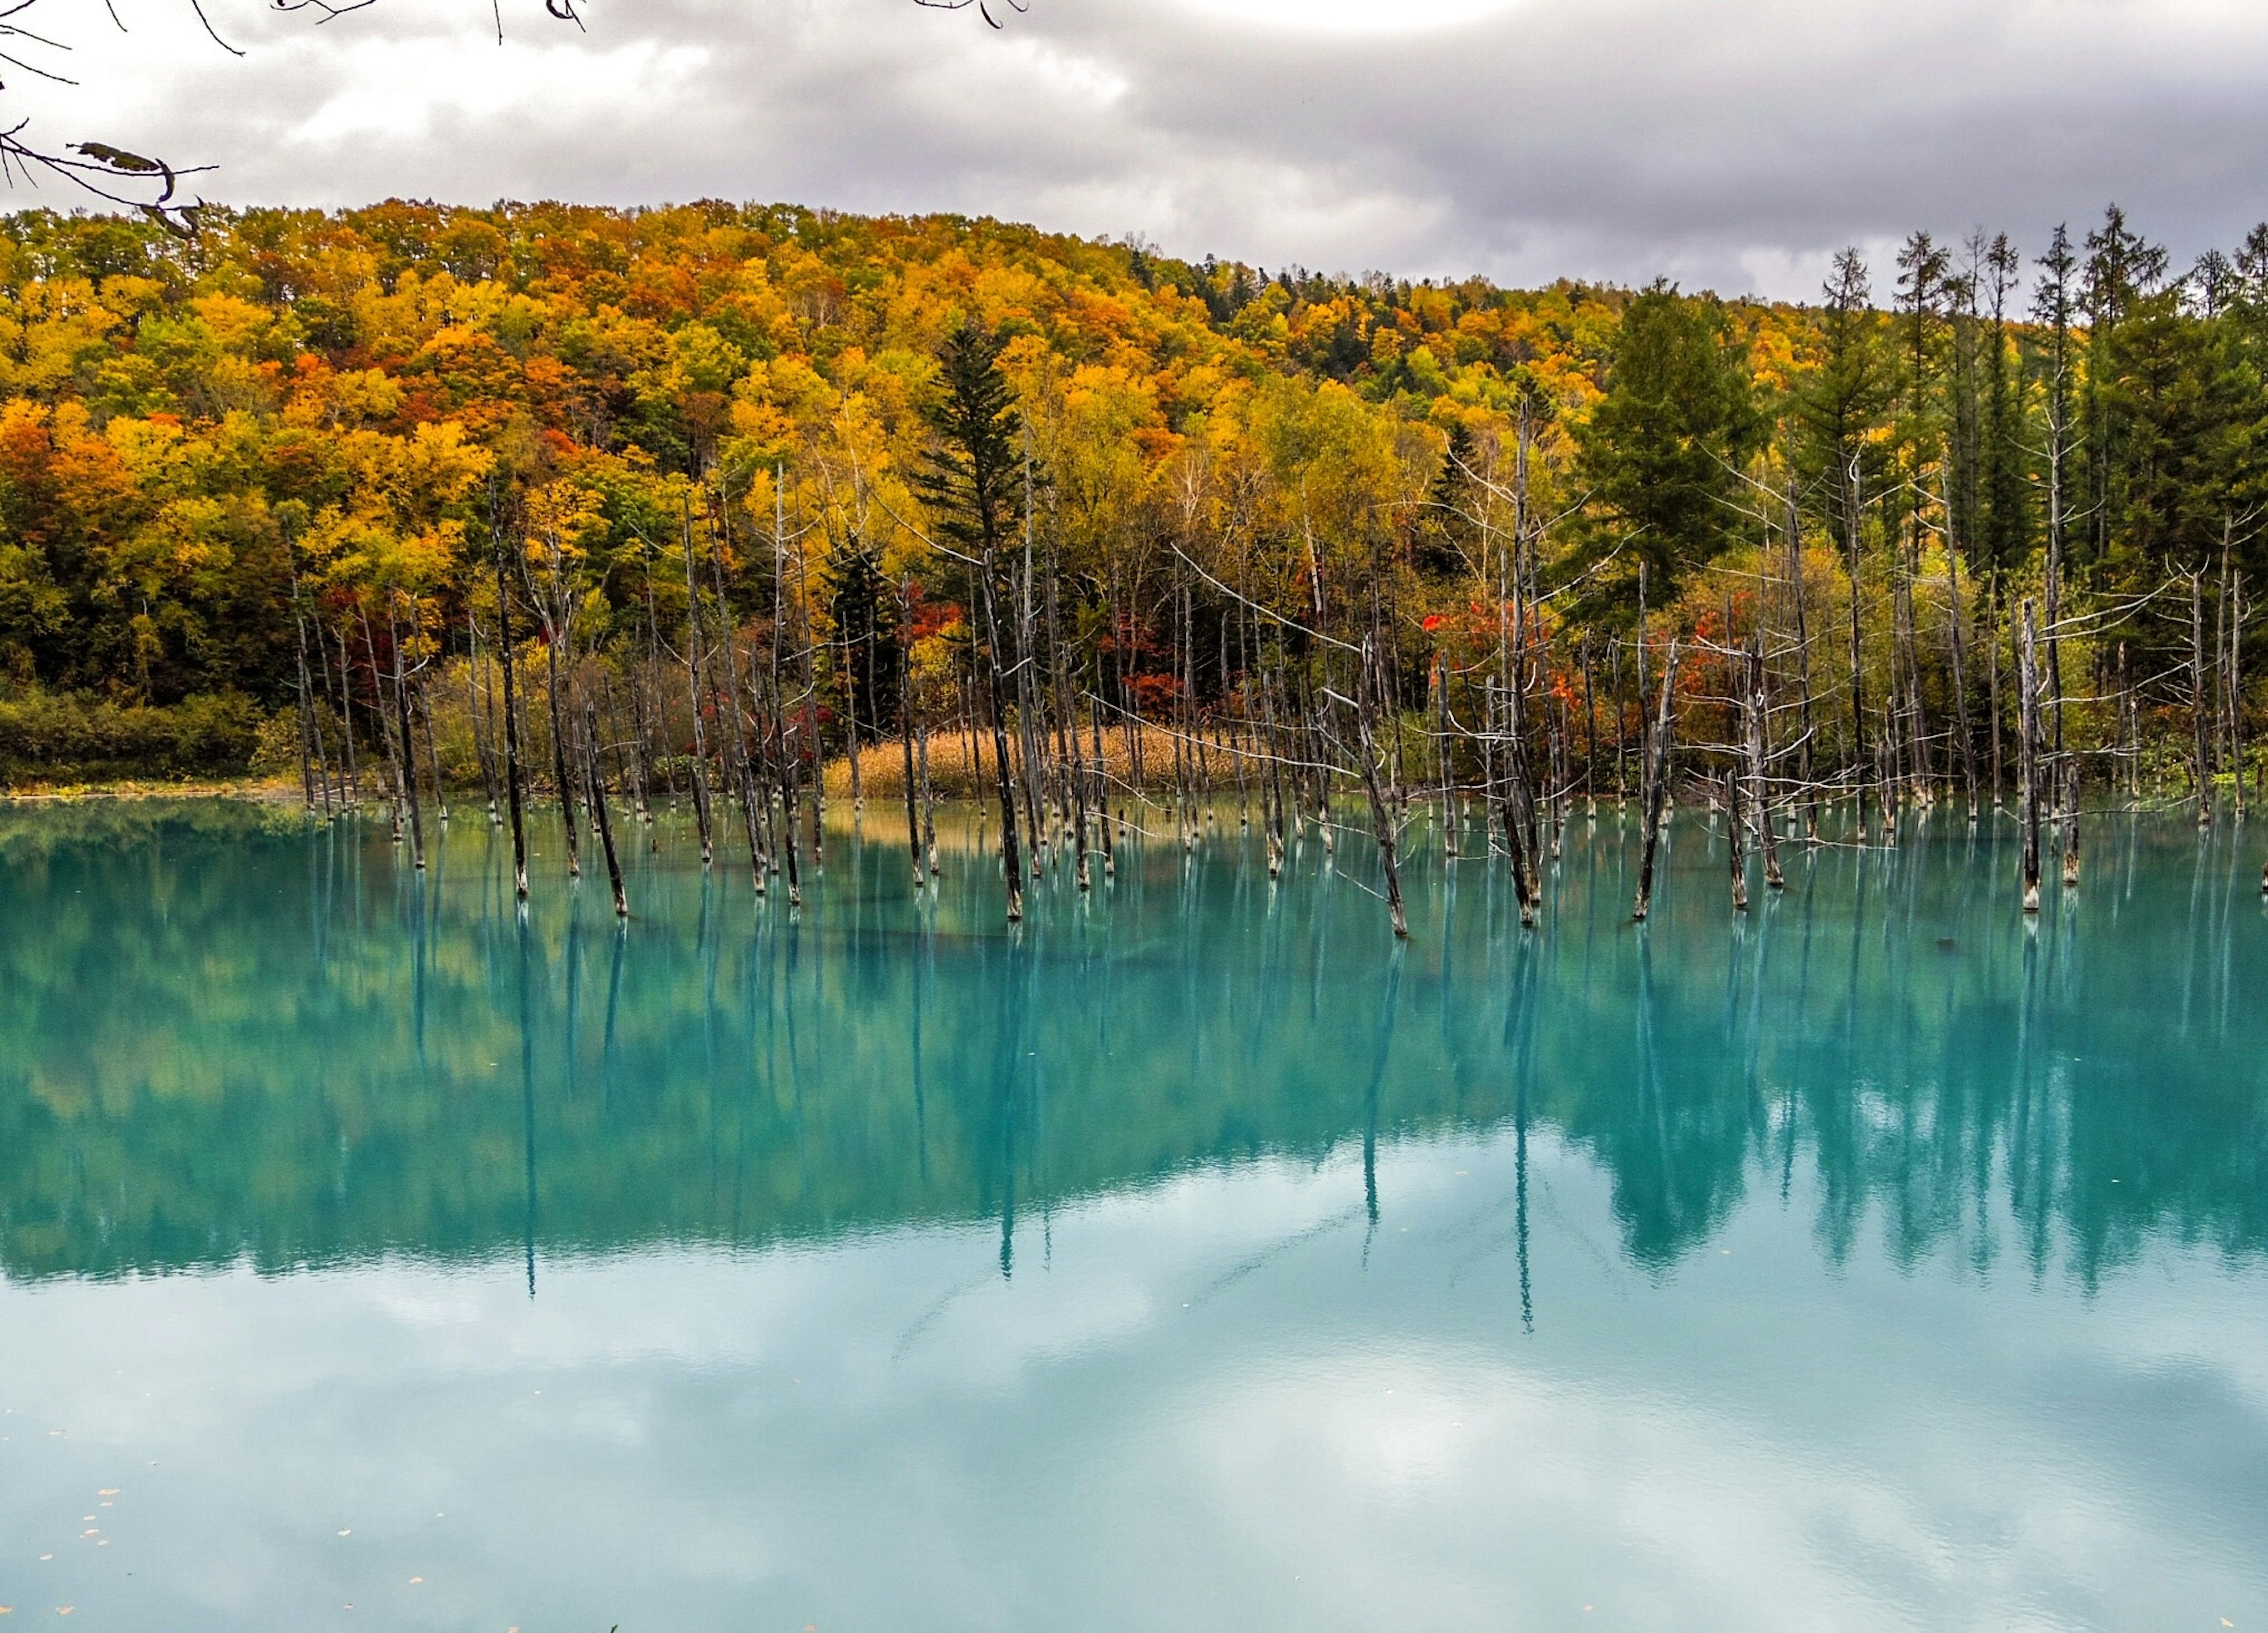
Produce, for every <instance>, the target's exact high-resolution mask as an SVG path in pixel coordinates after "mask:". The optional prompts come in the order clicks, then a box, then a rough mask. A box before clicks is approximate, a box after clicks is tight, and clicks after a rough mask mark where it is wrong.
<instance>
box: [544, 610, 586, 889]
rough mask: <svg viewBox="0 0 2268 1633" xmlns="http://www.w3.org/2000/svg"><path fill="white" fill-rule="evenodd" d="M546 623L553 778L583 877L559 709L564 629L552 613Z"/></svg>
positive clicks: (570, 858)
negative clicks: (554, 623)
mask: <svg viewBox="0 0 2268 1633" xmlns="http://www.w3.org/2000/svg"><path fill="white" fill-rule="evenodd" d="M544 623H545V630H544V633H545V635H546V636H549V639H547V640H546V641H545V642H544V643H543V682H544V684H543V691H544V696H545V699H546V701H547V702H548V703H549V708H550V711H551V780H552V781H553V782H554V783H557V784H558V787H559V821H560V825H561V828H562V829H563V832H564V833H565V834H566V835H567V877H568V878H570V879H580V878H582V877H583V853H582V850H581V847H580V846H579V845H578V843H577V842H576V835H575V785H574V783H571V782H570V781H569V780H568V774H567V736H568V722H567V718H566V717H565V716H564V715H563V714H562V713H561V712H560V708H559V643H560V641H561V639H562V638H563V631H562V630H560V629H556V628H554V627H552V626H551V622H550V617H549V614H546V615H545V618H544Z"/></svg>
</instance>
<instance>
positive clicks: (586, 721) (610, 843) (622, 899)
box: [583, 699, 630, 918]
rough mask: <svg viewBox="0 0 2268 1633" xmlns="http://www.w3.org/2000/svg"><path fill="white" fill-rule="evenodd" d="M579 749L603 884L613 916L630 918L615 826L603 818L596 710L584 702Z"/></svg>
mask: <svg viewBox="0 0 2268 1633" xmlns="http://www.w3.org/2000/svg"><path fill="white" fill-rule="evenodd" d="M583 747H584V748H585V753H586V757H585V762H584V767H585V772H586V773H587V780H588V781H589V783H590V797H591V821H592V825H593V827H595V828H597V829H598V830H599V849H600V850H603V851H604V852H606V856H607V883H608V886H610V887H611V888H612V889H613V891H614V893H615V917H616V918H628V917H629V916H630V898H629V897H628V896H627V895H625V894H623V893H622V861H621V858H620V857H616V856H615V824H614V821H613V820H612V819H611V818H610V817H608V814H607V769H606V767H605V766H603V765H601V764H600V761H599V708H598V705H597V704H595V703H593V702H590V701H589V700H587V699H585V702H584V704H583Z"/></svg>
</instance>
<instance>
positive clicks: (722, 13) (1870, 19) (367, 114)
mask: <svg viewBox="0 0 2268 1633" xmlns="http://www.w3.org/2000/svg"><path fill="white" fill-rule="evenodd" d="M115 4H116V5H117V7H118V10H119V11H120V12H121V14H122V17H123V18H125V20H126V21H127V23H128V24H129V27H130V32H129V33H127V34H125V35H123V36H120V35H117V34H115V33H114V32H113V31H112V30H111V29H110V26H109V24H108V23H107V20H106V19H104V18H103V13H102V8H101V7H100V6H99V5H98V4H94V0H44V4H42V5H41V7H40V11H39V12H38V13H37V18H36V21H37V26H40V28H42V29H43V30H48V31H51V32H54V33H59V34H60V35H61V36H62V37H63V39H65V40H68V41H69V42H70V43H71V44H72V45H73V47H74V48H75V49H74V51H73V52H72V54H71V55H70V58H69V59H67V63H68V68H69V71H70V72H73V73H75V74H77V75H78V76H79V77H81V78H82V79H83V80H84V82H85V85H84V87H83V88H82V89H80V90H77V91H74V92H62V91H47V92H41V91H37V90H33V91H28V92H27V91H26V89H25V86H26V83H27V82H26V81H25V80H24V79H23V77H21V76H20V75H17V76H11V78H10V82H9V92H8V95H9V97H10V98H11V99H12V100H13V102H14V104H15V106H16V107H17V108H18V111H19V112H20V111H22V110H23V109H24V108H26V107H30V108H31V109H32V110H33V111H34V112H35V114H36V115H37V123H36V124H35V126H34V128H33V129H34V134H44V135H45V136H47V138H48V140H49V141H55V140H63V139H75V138H77V137H80V136H99V137H101V138H102V139H105V140H108V141H111V142H114V143H119V144H121V145H124V146H128V147H132V148H136V149H140V150H142V151H158V152H162V153H163V154H164V155H166V157H167V158H172V159H174V160H175V161H176V162H192V161H200V160H201V161H209V162H211V163H214V164H216V165H217V166H219V168H218V170H217V172H215V173H213V174H212V175H210V176H209V177H205V178H203V179H202V181H201V186H202V187H203V190H204V191H205V193H206V195H208V196H209V197H212V198H215V199H217V200H223V201H226V202H232V203H265V202H290V203H306V204H323V205H340V204H351V203H360V202H368V201H370V200H372V199H376V198H381V197H387V196H398V195H409V196H419V197H433V198H439V199H445V200H453V201H458V202H473V203H486V202H490V201H492V200H494V199H497V198H498V197H514V198H523V199H527V198H539V197H563V198H571V199H576V200H581V201H585V202H602V203H624V204H626V203H652V202H663V201H681V200H685V199H689V198H695V197H702V196H722V197H727V198H733V199H741V200H749V199H753V200H765V201H773V200H781V201H792V202H802V203H810V204H825V205H832V206H835V207H837V208H840V209H845V210H861V211H873V210H887V211H923V210H960V211H964V212H968V213H971V214H990V215H997V216H1002V217H1010V218H1013V219H1019V220H1026V221H1031V222H1035V223H1037V224H1041V225H1042V226H1046V227H1049V228H1056V229H1061V230H1066V231H1071V232H1082V233H1090V234H1102V235H1108V236H1113V237H1116V236H1119V235H1122V234H1126V233H1138V234H1140V235H1142V236H1144V237H1145V238H1147V239H1151V240H1152V241H1154V242H1155V243H1157V244H1158V245H1160V246H1162V247H1163V248H1165V249H1166V250H1167V251H1168V252H1170V253H1173V254H1181V255H1186V256H1189V257H1192V258H1194V257H1197V256H1200V255H1203V254H1205V253H1207V252H1209V251H1210V252H1213V253H1217V254H1222V255H1226V256H1233V257H1236V258H1240V259H1242V260H1246V261H1256V262H1259V263H1262V264H1263V265H1265V266H1267V267H1269V268H1271V269H1273V268H1277V267H1279V266H1282V265H1285V264H1291V263H1297V264H1300V265H1304V266H1307V267H1312V268H1321V269H1324V270H1331V271H1347V272H1361V271H1366V270H1369V269H1373V268H1377V269H1383V270H1388V271H1391V272H1395V273H1397V274H1401V275H1404V276H1425V275H1445V276H1458V275H1462V274H1466V273H1471V272H1481V273H1485V274H1488V275H1489V276H1493V277H1496V278H1498V279H1500V280H1505V281H1507V282H1513V283H1536V282H1543V281H1548V280H1549V279H1550V278H1553V277H1557V276H1580V277H1587V278H1605V279H1614V280H1619V281H1624V282H1641V281H1644V280H1646V279H1647V278H1650V277H1653V276H1656V275H1662V274H1666V275H1668V276H1671V277H1674V278H1676V279H1678V280H1679V281H1681V282H1682V283H1684V284H1685V285H1686V286H1687V287H1689V288H1692V287H1701V286H1708V287H1713V288H1716V289H1719V290H1720V291H1724V292H1727V293H1737V292H1743V291H1756V292H1760V293H1764V294H1771V295H1778V296H1788V297H1794V298H1808V297H1810V296H1811V295H1812V294H1814V293H1815V291H1816V289H1817V286H1818V282H1819V276H1820V273H1821V271H1822V269H1823V263H1824V261H1825V259H1826V257H1827V256H1828V255H1829V254H1831V253H1832V252H1833V250H1834V249H1835V248H1836V247H1837V246H1840V245H1843V244H1845V243H1851V242H1856V243H1859V244H1860V245H1862V246H1867V248H1869V250H1870V251H1872V252H1874V254H1875V256H1876V259H1877V262H1878V264H1879V263H1880V262H1881V260H1882V259H1883V258H1884V257H1885V255H1886V254H1887V251H1888V249H1889V246H1891V245H1892V244H1893V243H1894V242H1895V241H1896V239H1899V238H1901V237H1903V236H1904V233H1905V232H1908V231H1910V230H1911V229H1912V228H1914V227H1917V226H1923V227H1927V228H1929V229H1931V230H1932V231H1933V232H1936V233H1937V234H1938V235H1939V236H1940V238H1951V239H1958V238H1960V237H1962V235H1964V234H1965V233H1967V232H1969V231H1970V229H1971V228H1973V227H1976V226H1977V225H1980V224H1982V225H1985V226H1988V227H1992V228H2006V229H2007V231H2009V232H2012V233H2014V234H2015V235H2016V236H2017V238H2018V240H2019V242H2020V243H2021V245H2022V246H2024V247H2025V248H2026V249H2027V250H2028V251H2031V250H2036V248H2037V247H2038V246H2039V244H2040V242H2041V240H2042V239H2043V237H2044V234H2045V232H2046V230H2047V229H2048V227H2050V226H2051V225H2052V224H2054V223H2055V222H2056V221H2057V220H2058V219H2069V220H2070V221H2072V222H2073V224H2074V227H2078V226H2080V225H2083V224H2085V223H2087V222H2088V221H2091V220H2092V219H2093V218H2095V217H2097V216H2098V215H2099V214H2100V212H2101V210H2102V205H2103V203H2104V202H2106V201H2107V200H2110V199H2116V200H2117V201H2118V202H2121V203H2123V204H2124V205H2125V206H2126V207H2127V209H2128V210H2129V212H2130V215H2131V216H2132V217H2133V218H2134V220H2135V222H2136V224H2138V225H2139V227H2140V228H2141V229H2142V230H2143V231H2145V232H2148V233H2149V234H2151V235H2152V236H2154V237H2156V238H2159V239H2164V240H2166V241H2168V242H2169V243H2170V245H2171V246H2172V247H2173V249H2174V251H2175V254H2176V258H2177V260H2178V261H2182V262H2183V263H2185V262H2186V261H2188V260H2189V259H2190V258H2191V257H2192V256H2194V255H2195V254H2196V253H2197V252H2198V250H2200V249H2202V248H2205V247H2206V246H2209V245H2213V244H2220V245H2224V246H2227V245H2230V244H2233V243H2234V242H2235V239H2237V238H2238V237H2240V236H2241V235H2242V232H2243V231H2244V230H2245V228H2246V227H2248V226H2249V225H2250V224H2252V223H2253V222H2254V221H2255V220H2257V219H2259V218H2260V217H2264V216H2268V167H2264V166H2263V165H2262V163H2261V158H2262V155H2263V154H2264V153H2268V95H2264V94H2263V92H2264V89H2268V8H2264V7H2263V6H2261V5H2260V4H2257V0H1368V3H1366V0H1111V3H1108V4H1106V3H1104V0H1031V4H1030V10H1029V11H1028V12H1027V13H1025V14H1023V15H1015V14H1013V12H1011V11H1009V10H1008V9H1007V4H1006V0H993V4H994V10H995V11H996V13H998V14H999V15H1001V16H1002V17H1003V18H1004V20H1005V22H1006V24H1007V26H1006V27H1005V29H1003V30H1000V31H998V32H996V31H994V30H992V29H990V28H988V27H987V26H985V25H984V23H983V19H982V18H980V17H979V16H978V15H977V13H976V11H975V9H974V8H973V7H972V8H971V9H969V10H966V11H934V10H925V9H923V8H921V7H919V6H917V5H916V4H914V0H591V4H589V5H588V7H587V9H586V11H585V22H586V31H585V32H581V33H578V32H577V30H576V29H575V28H574V27H573V26H571V25H563V24H560V23H556V22H554V21H552V20H550V19H549V18H547V17H546V16H545V15H544V14H543V11H542V10H541V5H540V4H537V3H536V0H502V9H503V20H504V33H505V41H504V44H503V45H502V46H498V45H497V42H496V35H495V23H494V20H493V18H492V16H491V12H490V5H489V4H488V0H375V4H372V5H370V6H369V7H367V8H366V9H365V10H363V11H357V12H355V13H353V14H351V15H348V16H343V17H340V18H336V19H335V20H333V21H330V22H328V23H326V24H322V25H320V26H318V25H316V24H315V22H314V21H313V15H312V14H311V13H310V12H308V11H301V12H299V13H298V14H297V15H292V16H278V15H276V14H274V13H272V12H270V11H267V10H266V9H265V8H264V7H263V5H262V4H260V0H206V4H207V7H208V10H209V11H210V13H211V15H212V18H213V20H214V22H215V24H216V26H217V27H218V28H219V30H220V31H221V32H222V33H224V34H225V35H226V36H228V37H229V38H230V40H232V42H233V43H235V44H237V45H239V46H240V47H242V48H244V50H245V52H246V55H244V56H243V57H241V58H237V57H232V56H230V55H226V54H225V53H224V52H223V51H222V50H220V49H219V48H217V47H216V46H214V45H213V44H211V43H210V41H208V40H205V39H204V38H203V35H202V34H201V33H199V32H198V31H197V30H196V28H195V22H194V18H193V16H192V14H191V13H190V11H189V10H188V0H115ZM24 20H26V21H32V20H33V19H31V18H26V19H24ZM58 60H59V59H53V58H48V59H42V61H43V62H53V61H58ZM17 196H18V197H22V196H23V195H22V194H21V193H20V192H19V193H18V195H17ZM55 202H62V201H61V200H60V198H59V197H58V198H56V199H55ZM1883 282H1884V283H1887V278H1885V279H1884V280H1883Z"/></svg>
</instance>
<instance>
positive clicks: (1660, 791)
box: [1631, 639, 1677, 919]
mask: <svg viewBox="0 0 2268 1633" xmlns="http://www.w3.org/2000/svg"><path fill="white" fill-rule="evenodd" d="M1676 688H1677V643H1676V641H1675V640H1674V639H1673V640H1672V641H1671V642H1670V643H1669V651H1668V654H1667V655H1666V656H1665V657H1664V658H1663V659H1662V665H1661V703H1660V705H1659V706H1658V708H1657V709H1656V710H1655V714H1654V723H1653V732H1651V733H1650V734H1649V736H1648V740H1647V743H1646V766H1645V769H1644V771H1643V772H1642V774H1641V780H1640V786H1639V791H1638V792H1639V798H1638V803H1639V805H1640V806H1641V807H1642V808H1643V809H1642V811H1641V813H1640V814H1641V816H1642V817H1643V818H1644V820H1645V824H1646V831H1645V832H1644V833H1643V834H1642V835H1640V836H1639V839H1638V901H1637V902H1636V903H1635V904H1634V905H1633V906H1632V907H1631V917H1632V918H1633V919H1643V918H1645V917H1646V914H1647V913H1648V912H1649V911H1651V910H1652V908H1653V858H1654V850H1655V848H1656V846H1657V845H1658V844H1659V843H1660V842H1661V808H1662V802H1663V801H1664V800H1665V799H1667V798H1668V795H1669V747H1670V736H1671V733H1672V732H1673V730H1674V729H1675V716H1674V715H1673V714H1672V713H1671V712H1670V706H1669V705H1670V697H1671V695H1672V694H1673V693H1674V692H1675V690H1676Z"/></svg>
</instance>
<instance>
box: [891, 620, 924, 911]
mask: <svg viewBox="0 0 2268 1633" xmlns="http://www.w3.org/2000/svg"><path fill="white" fill-rule="evenodd" d="M898 600H899V604H900V606H901V607H902V613H901V614H900V616H899V619H898V630H899V635H898V739H899V741H900V742H901V743H902V744H903V745H904V747H905V752H906V849H907V850H909V851H910V852H912V853H913V864H914V889H915V890H916V891H917V892H918V891H919V890H920V889H921V888H922V886H923V885H924V884H925V883H926V882H927V881H926V880H925V879H923V877H922V842H921V816H920V813H919V811H918V810H917V808H916V805H915V804H914V798H915V796H914V659H913V651H914V646H913V630H914V592H913V585H912V582H911V581H910V580H909V579H905V578H901V579H900V580H899V581H898Z"/></svg>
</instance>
